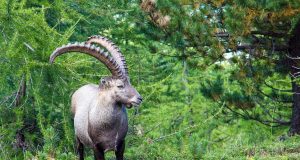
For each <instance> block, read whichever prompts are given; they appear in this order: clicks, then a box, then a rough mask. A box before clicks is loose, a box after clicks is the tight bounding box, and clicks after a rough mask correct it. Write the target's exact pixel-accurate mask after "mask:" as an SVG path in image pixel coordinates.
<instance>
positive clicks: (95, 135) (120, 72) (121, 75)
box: [50, 36, 142, 160]
mask: <svg viewBox="0 0 300 160" xmlns="http://www.w3.org/2000/svg"><path fill="white" fill-rule="evenodd" d="M93 43H94V44H97V45H101V46H103V47H105V48H106V50H107V51H108V52H109V53H110V54H111V56H110V55H109V54H108V53H107V52H105V51H104V50H102V49H100V48H99V47H97V46H95V45H94V44H93ZM67 52H79V53H85V54H88V55H90V56H93V57H95V58H96V59H98V60H99V61H101V62H102V63H103V64H104V65H106V67H107V68H108V69H109V70H110V72H111V74H112V76H110V77H104V78H102V79H101V81H100V85H95V84H88V85H85V86H82V87H81V88H79V89H78V90H77V91H75V93H74V94H73V96H72V100H71V107H72V112H73V115H74V127H75V135H76V141H77V152H78V154H79V159H84V145H85V146H88V147H91V148H93V150H94V156H95V159H99V160H100V159H101V160H102V159H105V158H104V153H105V152H106V151H109V150H114V151H115V155H116V158H117V159H118V160H121V159H123V154H124V149H125V136H126V134H127V130H128V120H127V112H126V108H125V106H126V107H128V108H131V107H132V106H139V105H140V103H141V102H142V98H141V96H140V94H139V93H138V92H137V91H136V89H135V88H133V86H131V84H130V79H129V77H128V71H127V67H126V62H125V59H124V57H123V55H122V54H121V52H120V50H119V48H118V47H117V46H116V45H115V44H114V43H112V42H111V41H109V40H108V39H107V38H105V37H102V36H92V37H90V38H89V39H88V40H87V41H86V42H85V43H73V44H68V45H66V46H62V47H60V48H57V49H56V50H55V51H54V52H53V53H52V55H51V56H50V63H53V61H54V60H55V58H56V57H57V56H59V55H62V54H64V53H67Z"/></svg>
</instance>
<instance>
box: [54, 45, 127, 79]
mask: <svg viewBox="0 0 300 160" xmlns="http://www.w3.org/2000/svg"><path fill="white" fill-rule="evenodd" d="M68 52H79V53H84V54H87V55H90V56H93V57H95V58H96V59H98V60H99V61H101V62H102V63H103V64H104V65H105V66H106V67H107V68H108V69H109V71H110V72H111V74H112V76H113V77H115V78H119V79H123V78H124V74H123V72H122V70H121V69H120V66H119V65H118V64H117V62H116V61H115V60H114V58H112V57H110V56H109V55H108V53H107V52H105V51H104V50H102V49H100V47H96V46H95V45H91V44H86V43H78V42H76V43H70V44H68V45H66V46H62V47H59V48H57V49H56V50H55V51H54V52H53V53H52V54H51V56H50V63H51V64H52V63H53V62H54V60H55V58H56V57H57V56H60V55H62V54H64V53H68Z"/></svg>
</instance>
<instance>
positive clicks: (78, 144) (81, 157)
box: [76, 137, 84, 160]
mask: <svg viewBox="0 0 300 160" xmlns="http://www.w3.org/2000/svg"><path fill="white" fill-rule="evenodd" d="M76 150H77V154H78V155H79V160H84V148H83V144H82V143H81V142H80V140H79V138H78V137H76Z"/></svg>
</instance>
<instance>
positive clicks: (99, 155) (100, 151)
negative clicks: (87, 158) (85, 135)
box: [94, 144, 105, 160]
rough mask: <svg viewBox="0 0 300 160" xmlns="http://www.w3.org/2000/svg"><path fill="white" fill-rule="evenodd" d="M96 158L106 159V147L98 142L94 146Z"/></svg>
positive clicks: (98, 159) (97, 159) (96, 159)
mask: <svg viewBox="0 0 300 160" xmlns="http://www.w3.org/2000/svg"><path fill="white" fill-rule="evenodd" d="M94 156H95V160H105V157H104V149H103V147H102V146H101V144H96V145H95V147H94Z"/></svg>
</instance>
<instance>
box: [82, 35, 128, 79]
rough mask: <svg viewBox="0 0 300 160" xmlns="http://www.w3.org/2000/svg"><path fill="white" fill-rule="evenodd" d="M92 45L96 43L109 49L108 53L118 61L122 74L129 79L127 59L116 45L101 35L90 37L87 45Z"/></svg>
mask: <svg viewBox="0 0 300 160" xmlns="http://www.w3.org/2000/svg"><path fill="white" fill-rule="evenodd" d="M91 43H96V44H99V45H101V46H103V47H105V48H106V49H107V51H109V52H110V53H111V55H112V57H113V58H114V59H115V60H116V62H117V63H118V65H119V66H120V68H121V70H122V72H123V73H124V75H125V76H126V77H127V78H129V77H128V69H127V65H126V61H125V58H124V56H123V55H122V53H121V50H120V49H119V48H118V46H117V45H116V44H114V43H113V42H111V41H110V40H109V39H107V38H106V37H103V36H99V35H95V36H91V37H89V38H88V40H87V41H86V44H91Z"/></svg>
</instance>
